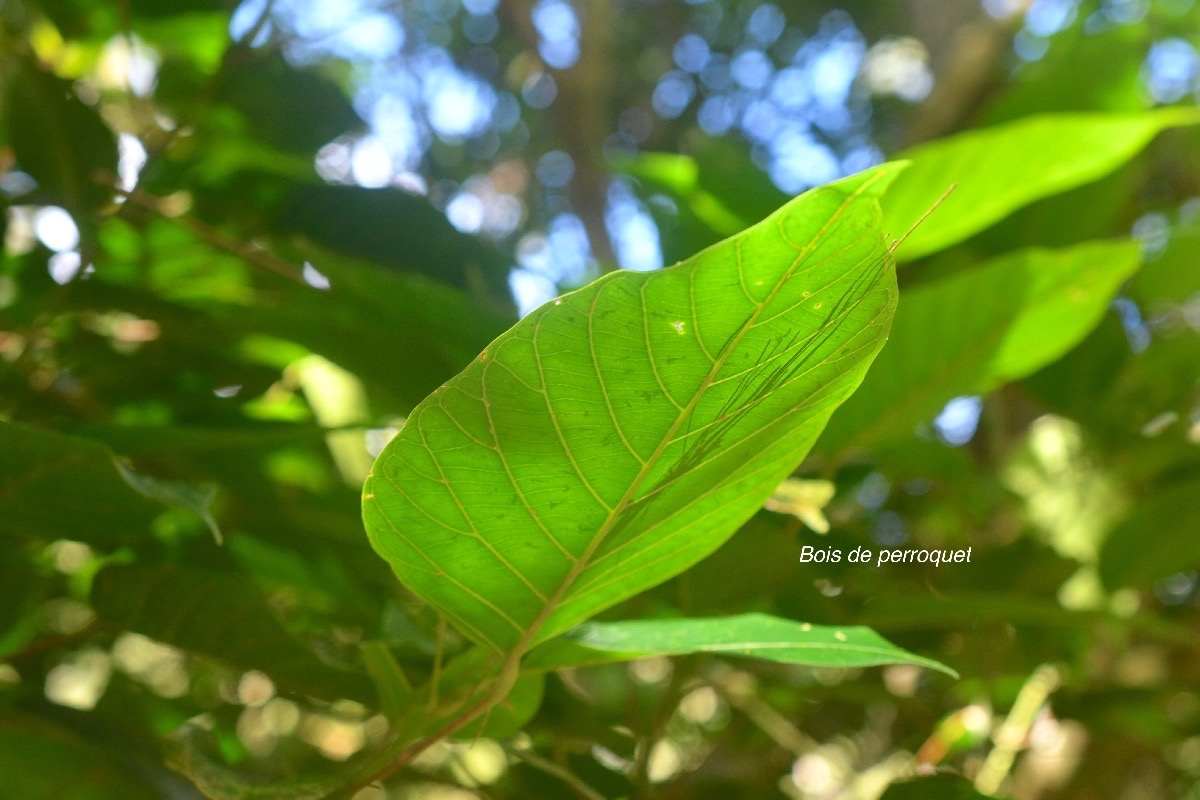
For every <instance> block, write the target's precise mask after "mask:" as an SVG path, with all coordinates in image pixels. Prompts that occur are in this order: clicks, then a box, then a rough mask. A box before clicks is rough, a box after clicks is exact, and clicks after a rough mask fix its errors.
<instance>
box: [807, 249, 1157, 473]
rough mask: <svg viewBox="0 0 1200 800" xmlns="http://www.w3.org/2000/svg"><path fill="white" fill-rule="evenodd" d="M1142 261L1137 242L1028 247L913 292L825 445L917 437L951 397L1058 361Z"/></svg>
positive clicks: (987, 388) (825, 447)
mask: <svg viewBox="0 0 1200 800" xmlns="http://www.w3.org/2000/svg"><path fill="white" fill-rule="evenodd" d="M1138 259H1139V252H1138V247H1137V245H1136V244H1134V243H1133V242H1091V243H1085V244H1081V245H1077V246H1075V247H1070V248H1066V249H1063V250H1041V249H1031V250H1022V251H1020V252H1017V253H1014V254H1012V255H1008V256H1004V257H1001V258H998V259H995V260H993V261H989V262H987V263H985V264H983V265H981V266H979V267H976V268H973V269H969V270H964V271H961V272H957V273H954V274H952V275H950V276H949V277H948V278H945V279H943V280H940V281H937V282H935V283H930V284H923V285H919V286H917V287H915V288H914V289H912V290H911V291H908V292H906V293H905V295H904V302H902V303H901V304H900V309H899V311H898V312H897V314H896V323H895V325H894V326H893V327H892V335H891V337H890V338H889V340H888V344H887V347H885V348H884V349H883V352H882V353H881V354H880V356H879V359H878V360H877V361H876V363H875V366H874V367H873V368H872V369H871V372H870V373H869V374H868V375H867V378H866V381H865V382H864V385H863V388H862V391H860V392H858V393H857V394H855V395H854V396H853V397H851V398H850V399H849V401H847V402H846V404H845V405H844V406H843V407H842V408H841V409H839V410H838V412H837V413H836V414H835V415H834V417H833V419H832V420H831V421H830V423H829V428H828V429H827V430H826V432H825V435H824V436H823V437H822V438H821V442H820V443H819V444H818V448H819V449H820V450H821V451H822V452H826V453H832V452H836V451H839V450H847V449H850V448H852V447H857V446H863V445H869V444H871V443H874V442H878V441H880V440H884V439H887V438H889V437H899V436H907V435H910V434H911V433H912V431H913V429H914V428H915V427H916V426H917V425H919V424H921V423H922V422H928V421H929V420H931V419H933V417H934V416H936V415H937V413H938V411H940V410H941V408H942V407H943V406H944V405H945V404H946V402H947V401H949V400H950V399H952V398H954V397H956V396H960V395H967V394H982V393H985V392H988V391H991V390H992V389H995V388H996V387H997V386H1000V385H1001V384H1003V383H1005V382H1007V381H1011V380H1013V379H1016V378H1020V377H1023V376H1025V375H1028V374H1030V373H1032V372H1034V371H1035V370H1037V369H1039V368H1041V367H1043V366H1045V365H1046V364H1049V363H1051V362H1052V361H1054V360H1055V359H1057V358H1059V357H1060V356H1061V355H1063V354H1064V353H1065V352H1066V351H1067V350H1069V349H1071V348H1072V347H1073V346H1075V344H1076V343H1078V342H1079V341H1080V340H1082V339H1083V337H1084V336H1086V335H1087V333H1088V332H1089V331H1091V330H1092V328H1094V327H1095V326H1096V324H1097V323H1098V322H1099V321H1100V319H1101V317H1102V316H1103V314H1104V311H1105V309H1106V308H1107V307H1108V304H1109V301H1110V300H1111V299H1112V297H1113V295H1114V294H1116V292H1117V289H1118V288H1119V287H1120V285H1121V282H1122V281H1124V280H1125V279H1126V278H1127V277H1129V276H1130V275H1131V274H1133V272H1134V271H1135V270H1136V269H1137V266H1138Z"/></svg>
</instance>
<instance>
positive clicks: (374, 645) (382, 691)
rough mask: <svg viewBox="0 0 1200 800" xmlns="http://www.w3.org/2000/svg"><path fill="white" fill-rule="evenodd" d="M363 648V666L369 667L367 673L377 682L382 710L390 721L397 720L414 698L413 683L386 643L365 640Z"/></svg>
mask: <svg viewBox="0 0 1200 800" xmlns="http://www.w3.org/2000/svg"><path fill="white" fill-rule="evenodd" d="M361 649H362V657H363V666H365V667H366V668H367V674H368V675H370V676H371V682H372V683H374V684H375V693H376V694H378V695H379V706H380V710H382V711H383V715H384V716H385V717H387V718H388V721H390V722H395V721H396V720H398V719H399V718H400V715H401V714H402V713H403V712H404V709H405V706H406V705H407V704H408V701H409V700H410V699H411V698H412V693H413V690H412V685H411V684H410V683H409V682H408V677H407V676H406V675H405V674H404V670H402V669H401V668H400V665H399V664H397V663H396V659H395V657H394V656H392V651H390V650H388V647H387V645H386V644H384V643H383V642H363V643H362V646H361Z"/></svg>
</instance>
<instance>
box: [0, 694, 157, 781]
mask: <svg viewBox="0 0 1200 800" xmlns="http://www.w3.org/2000/svg"><path fill="white" fill-rule="evenodd" d="M138 772H139V770H138V769H137V767H136V766H135V765H134V764H122V763H120V762H119V761H118V760H117V759H115V758H114V756H113V753H111V752H108V751H106V750H103V749H101V748H100V747H98V746H96V745H95V744H92V743H90V742H88V741H86V740H84V739H82V738H80V737H79V736H77V735H76V734H74V733H72V732H71V731H69V730H67V729H66V728H62V727H60V726H58V725H55V724H53V723H50V722H46V721H45V720H42V719H40V718H38V717H35V716H32V715H30V714H24V713H19V712H13V711H7V710H5V711H0V787H2V788H0V797H6V798H8V797H11V798H14V799H15V798H34V797H55V798H62V799H63V800H107V798H113V797H121V798H128V800H143V798H144V799H145V800H154V798H159V797H162V796H163V795H162V792H161V791H160V790H159V789H157V788H155V787H154V786H153V785H152V784H151V783H150V782H149V781H147V780H146V779H145V778H144V777H142V776H140V775H138Z"/></svg>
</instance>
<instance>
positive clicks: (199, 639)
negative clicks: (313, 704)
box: [91, 564, 372, 700]
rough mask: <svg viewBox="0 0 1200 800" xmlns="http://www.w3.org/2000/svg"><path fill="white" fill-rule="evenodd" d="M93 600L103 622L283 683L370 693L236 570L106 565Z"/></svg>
mask: <svg viewBox="0 0 1200 800" xmlns="http://www.w3.org/2000/svg"><path fill="white" fill-rule="evenodd" d="M91 602H92V606H93V607H94V608H95V609H96V613H97V614H98V615H99V616H100V617H101V618H102V619H104V620H106V621H108V622H111V623H114V624H116V625H120V626H121V627H124V628H127V629H129V630H132V631H137V632H138V633H141V634H145V635H146V636H149V637H151V638H153V639H157V640H158V641H160V642H164V643H166V644H170V645H174V646H176V647H180V648H182V649H184V650H190V651H192V652H195V653H201V654H204V655H208V656H212V657H214V658H218V659H220V660H222V661H225V662H227V663H229V664H231V665H233V666H235V667H241V668H243V669H260V670H262V671H263V672H265V673H267V674H268V675H270V676H271V677H272V678H273V679H274V680H275V681H276V682H277V683H279V684H280V685H281V686H283V687H285V688H287V689H290V690H294V691H302V692H306V693H308V694H312V695H315V696H317V697H325V698H331V699H337V698H340V697H349V698H353V699H356V700H369V699H371V695H372V693H371V689H370V686H369V684H368V683H367V682H366V681H365V680H363V678H362V676H360V675H358V674H355V673H350V672H343V671H341V670H338V669H335V668H334V667H331V666H328V665H326V664H325V663H324V662H322V661H320V660H319V659H318V658H317V657H316V656H315V655H314V654H313V652H312V651H311V650H309V649H308V648H307V647H305V646H304V645H302V644H301V643H300V642H298V641H297V640H296V639H294V638H293V637H292V636H291V635H290V634H289V633H288V632H287V631H286V630H284V628H283V626H282V625H281V624H280V623H279V621H278V620H277V619H276V618H275V616H274V614H273V613H272V612H271V609H270V608H269V607H268V606H267V604H266V602H265V600H264V599H263V597H262V595H261V593H260V592H259V591H258V590H257V587H255V586H254V585H253V584H252V583H250V582H249V581H248V580H247V579H245V578H243V577H241V576H239V575H235V574H227V573H219V572H209V571H206V570H199V569H194V568H191V567H180V566H175V565H158V566H150V565H140V564H133V565H128V566H109V567H105V568H104V569H103V570H101V571H100V572H99V573H97V575H96V578H95V580H94V582H93V584H92V597H91Z"/></svg>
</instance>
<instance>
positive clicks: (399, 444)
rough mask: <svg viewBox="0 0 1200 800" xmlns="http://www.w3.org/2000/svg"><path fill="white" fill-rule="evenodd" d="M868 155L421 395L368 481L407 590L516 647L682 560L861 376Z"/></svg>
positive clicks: (881, 265)
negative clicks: (859, 169) (861, 166)
mask: <svg viewBox="0 0 1200 800" xmlns="http://www.w3.org/2000/svg"><path fill="white" fill-rule="evenodd" d="M899 169H900V167H899V165H885V166H883V167H880V168H877V169H875V170H872V171H870V172H866V173H862V174H860V175H857V176H853V177H851V178H848V179H845V180H843V181H839V182H838V183H835V184H831V185H830V186H827V187H824V188H821V189H818V190H815V191H812V192H809V193H807V194H805V195H803V196H802V197H800V198H798V199H796V200H795V201H793V202H792V203H789V204H788V205H787V206H785V207H784V208H783V209H781V210H780V211H778V212H777V213H776V214H774V215H772V216H771V217H769V218H768V219H767V220H765V221H764V222H763V223H762V224H760V225H757V226H755V227H754V228H751V229H749V230H747V231H746V232H744V233H742V234H740V235H738V236H736V237H734V238H733V239H730V240H728V241H726V242H724V243H722V244H720V245H717V246H715V247H713V248H710V249H708V250H706V251H704V252H703V253H700V254H699V255H697V256H695V257H694V258H692V259H689V260H688V261H686V262H684V263H683V264H680V265H678V266H676V267H673V268H670V269H666V270H662V271H659V272H653V273H633V272H617V273H613V274H610V275H608V276H606V277H605V278H602V279H601V280H599V281H596V282H595V283H593V284H591V285H590V286H587V287H585V288H584V289H581V290H579V291H577V292H573V293H571V294H568V295H565V296H563V297H562V298H560V299H558V300H555V301H554V302H552V303H548V304H546V305H544V306H542V307H541V308H540V309H538V310H537V311H535V312H534V313H532V314H530V315H529V316H528V317H526V318H525V319H524V320H522V321H521V322H520V323H518V324H517V325H516V326H514V327H513V328H512V329H511V330H509V331H508V332H507V333H505V334H504V335H502V336H501V337H500V338H499V339H497V340H496V341H495V342H493V343H492V345H490V346H489V347H488V348H487V349H486V350H485V351H484V352H483V353H481V354H480V356H479V358H478V359H476V360H475V361H474V362H472V364H471V365H470V366H469V367H468V368H467V369H466V370H464V371H463V372H462V373H461V374H460V375H458V376H457V377H456V378H454V379H453V380H451V381H450V382H449V383H447V384H446V385H445V386H443V387H441V388H440V389H438V390H437V391H436V392H434V394H433V395H432V396H430V397H429V398H427V399H426V400H425V401H424V402H422V403H421V404H420V405H419V406H418V407H417V408H416V409H415V410H414V411H413V413H412V414H411V415H410V416H409V418H408V422H407V423H406V425H405V426H404V428H403V429H402V430H401V432H400V433H399V435H398V436H397V437H396V438H395V439H394V440H393V441H392V442H391V443H390V444H389V445H388V447H387V448H386V449H385V451H384V452H383V454H382V455H381V456H380V458H379V460H378V461H377V462H376V464H375V467H374V469H373V472H372V475H371V477H369V478H368V479H367V482H366V486H365V487H364V495H363V510H364V519H365V522H366V527H367V532H368V534H369V536H370V538H371V542H372V544H373V545H374V547H375V548H376V550H377V551H378V552H379V553H380V554H381V555H382V556H383V557H384V558H385V559H386V560H387V561H388V562H389V563H390V564H391V566H392V568H393V569H394V570H395V572H396V574H397V575H398V576H399V577H400V579H401V580H402V581H403V582H404V583H405V584H406V585H407V586H408V587H409V588H410V589H411V590H412V591H413V592H415V593H416V594H417V595H419V596H420V597H422V598H423V599H425V600H426V601H427V602H429V603H430V604H431V605H433V606H435V607H436V608H438V609H439V610H440V611H442V612H443V613H445V614H446V616H447V617H448V618H449V619H451V620H452V621H453V622H454V623H456V625H457V626H458V627H460V628H461V630H462V631H463V632H464V633H465V634H467V635H468V636H469V637H471V638H472V639H474V640H475V641H478V642H480V643H481V644H484V645H486V646H488V647H490V648H494V649H496V650H500V651H502V652H510V653H519V652H521V651H523V650H525V649H527V648H528V647H530V646H532V645H534V644H537V643H539V642H541V641H544V640H546V639H549V638H552V637H553V636H555V635H557V634H559V633H561V632H563V631H565V630H567V629H569V628H571V627H574V626H575V625H576V624H578V623H579V622H581V621H583V620H585V619H587V618H588V617H590V616H591V615H592V614H595V613H596V612H598V611H600V610H601V609H604V608H607V607H608V606H611V605H613V604H614V603H616V602H618V601H619V600H621V599H623V598H625V597H629V596H630V595H633V594H635V593H637V592H639V591H641V590H643V589H646V588H648V587H650V586H653V585H655V584H657V583H660V582H661V581H663V580H665V579H667V578H668V577H670V576H672V575H674V574H677V573H679V572H681V571H682V570H684V569H686V568H687V567H688V566H690V565H691V564H693V563H695V562H696V561H698V560H699V559H701V558H703V557H704V556H705V555H707V554H708V553H710V552H712V551H713V550H714V549H716V547H717V546H718V545H720V544H721V543H722V542H723V541H724V540H725V539H727V538H728V537H729V536H730V535H731V534H732V533H733V532H734V531H735V530H736V529H737V527H738V526H739V525H740V524H741V523H743V522H744V521H745V520H746V519H747V518H748V517H749V516H750V515H751V514H752V513H754V511H755V510H756V509H757V508H758V507H759V506H760V505H761V504H762V502H763V501H764V500H765V499H766V497H767V496H768V495H769V494H770V493H771V491H772V490H773V489H774V488H775V487H776V486H777V485H778V484H779V482H780V480H782V479H783V478H784V477H786V476H787V474H788V473H789V472H790V471H791V470H792V469H793V468H795V466H796V464H797V463H798V462H799V461H800V460H801V459H802V458H803V457H804V455H805V454H806V453H807V452H808V449H809V448H810V447H811V445H812V443H813V441H814V440H815V438H816V436H817V435H818V433H819V432H820V430H821V428H822V427H823V426H824V424H825V422H826V421H827V419H828V417H829V415H830V414H831V413H832V411H833V409H834V408H835V407H836V406H837V405H838V404H839V403H840V402H841V401H842V400H844V399H845V398H846V397H847V396H848V395H849V394H850V393H851V392H852V391H853V390H854V388H855V387H856V386H857V385H858V383H859V382H860V381H861V380H862V376H863V374H864V372H865V371H866V368H867V366H868V365H869V364H870V362H871V359H872V358H873V356H874V354H875V353H876V352H877V351H878V349H879V348H880V346H881V345H882V342H883V339H884V337H885V336H886V335H887V331H888V328H889V325H890V320H891V316H892V313H893V309H894V304H895V302H896V289H895V282H894V280H895V278H894V270H893V261H892V259H891V254H890V252H889V250H888V247H887V243H886V242H885V241H884V239H883V237H882V236H881V235H880V232H879V227H878V226H879V220H880V216H881V212H880V210H879V206H878V202H877V198H878V197H879V195H880V194H881V193H882V192H883V191H884V189H885V188H886V186H887V185H888V184H889V183H890V181H891V178H892V177H894V176H895V175H896V174H897V172H898V171H899Z"/></svg>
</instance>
